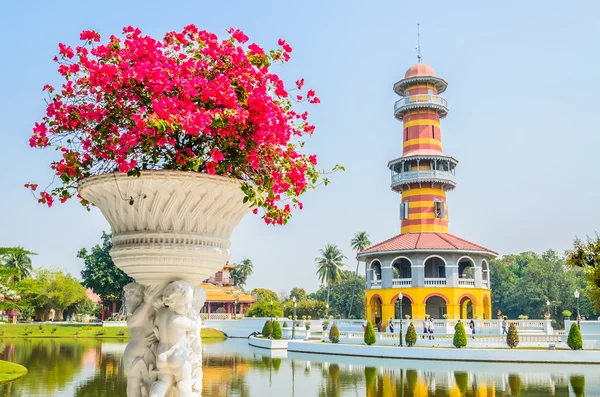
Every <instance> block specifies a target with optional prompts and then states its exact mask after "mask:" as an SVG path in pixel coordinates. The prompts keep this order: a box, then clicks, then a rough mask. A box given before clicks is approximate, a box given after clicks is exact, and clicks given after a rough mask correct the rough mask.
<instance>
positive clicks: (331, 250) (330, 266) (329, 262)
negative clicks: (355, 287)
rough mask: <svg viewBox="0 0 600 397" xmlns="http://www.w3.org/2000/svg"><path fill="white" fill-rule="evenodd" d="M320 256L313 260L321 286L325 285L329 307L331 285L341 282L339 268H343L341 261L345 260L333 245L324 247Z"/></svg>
mask: <svg viewBox="0 0 600 397" xmlns="http://www.w3.org/2000/svg"><path fill="white" fill-rule="evenodd" d="M320 251H321V256H320V257H318V258H316V259H315V262H316V263H317V275H318V276H319V281H320V282H321V284H325V285H327V304H328V305H329V294H330V291H331V286H332V285H337V284H339V283H340V282H341V281H342V275H341V271H340V270H341V269H340V268H341V267H343V266H344V261H343V259H344V258H346V257H345V256H344V255H343V254H342V251H340V249H339V248H338V247H337V246H336V245H334V244H327V245H325V249H321V250H320Z"/></svg>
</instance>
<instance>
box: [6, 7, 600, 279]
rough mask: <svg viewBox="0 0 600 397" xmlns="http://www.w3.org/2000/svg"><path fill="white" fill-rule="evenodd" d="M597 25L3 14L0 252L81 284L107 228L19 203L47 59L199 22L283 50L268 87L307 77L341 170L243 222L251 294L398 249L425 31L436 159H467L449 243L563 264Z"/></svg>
mask: <svg viewBox="0 0 600 397" xmlns="http://www.w3.org/2000/svg"><path fill="white" fill-rule="evenodd" d="M51 3H54V4H51ZM599 13H600V4H599V3H597V2H593V1H587V2H585V1H580V2H573V3H568V2H560V1H527V2H522V1H504V2H496V3H494V4H491V3H490V2H479V1H478V2H475V1H472V2H406V1H377V2H365V1H343V2H341V1H301V2H287V1H271V2H269V1H254V2H242V1H230V2H206V1H174V0H171V1H169V2H164V1H161V2H159V1H150V0H147V1H112V0H105V1H102V2H101V3H98V2H82V1H60V2H48V1H29V2H24V1H23V2H15V1H13V2H10V3H7V4H5V5H3V7H2V12H1V13H0V48H1V49H2V51H3V56H2V62H0V93H1V95H0V120H1V123H0V136H1V137H2V143H1V145H0V208H2V215H1V216H0V246H11V245H23V246H25V247H27V248H28V249H30V250H33V251H35V252H37V253H39V256H37V257H35V259H34V261H35V262H34V264H35V265H36V266H45V267H60V268H64V269H66V270H68V271H70V272H72V273H74V274H76V275H79V271H80V270H81V267H82V262H81V261H80V260H78V259H77V258H75V254H76V253H77V251H78V249H79V248H81V247H90V246H92V245H94V244H96V243H97V242H98V241H99V238H100V234H101V231H102V230H108V228H109V227H108V224H107V223H106V222H105V221H104V219H103V218H102V216H101V214H100V212H99V211H98V210H94V211H92V212H91V213H88V212H86V211H85V210H84V209H83V208H81V207H79V206H78V205H77V204H76V203H71V204H66V205H57V206H55V207H53V208H52V209H47V208H45V207H42V206H41V205H38V204H37V203H36V202H35V200H34V199H33V198H32V197H31V196H30V195H29V193H28V192H27V191H26V190H25V189H24V188H23V187H22V186H23V184H24V183H25V182H28V181H33V182H39V183H40V184H43V183H44V182H46V181H49V180H50V178H51V172H50V170H49V168H48V164H49V161H50V160H51V159H52V158H53V156H54V153H53V152H52V151H47V150H46V151H36V150H34V149H30V148H29V147H28V143H27V141H28V138H29V135H30V133H31V127H32V125H33V123H34V121H36V120H38V119H39V118H40V117H41V116H42V115H43V110H44V102H43V99H44V95H43V94H42V92H41V88H42V86H43V85H44V84H46V83H57V82H58V81H59V80H58V74H57V73H56V72H55V64H54V63H53V62H52V57H53V56H54V55H55V53H56V52H57V47H56V45H57V43H58V42H65V43H68V44H76V43H77V41H78V37H79V32H80V31H81V30H83V29H94V30H97V31H99V32H100V33H101V34H102V35H103V36H109V35H110V34H118V33H120V31H121V29H122V28H123V27H124V26H127V25H133V26H137V27H140V28H141V29H142V30H143V31H144V32H145V33H148V34H151V35H153V36H162V34H164V32H166V31H169V30H176V29H180V28H182V27H183V26H185V25H187V24H189V23H194V24H196V25H198V26H199V27H201V28H204V29H207V30H211V31H213V32H215V33H217V34H219V35H224V34H225V30H226V29H227V28H228V27H231V26H233V27H236V28H240V29H242V30H244V31H245V33H246V34H247V35H248V36H250V39H251V40H252V41H255V42H257V43H259V44H260V45H263V46H265V47H268V48H269V47H274V46H275V45H276V43H277V39H278V38H280V37H281V38H284V39H285V40H287V41H288V42H289V43H290V44H291V45H292V47H293V53H292V61H291V62H290V63H288V64H287V65H286V66H285V67H283V68H281V69H279V70H278V72H279V73H280V74H281V75H282V76H283V77H284V78H285V79H286V81H287V82H288V83H289V84H293V82H294V81H295V80H296V79H297V78H299V77H304V78H305V79H306V82H307V87H309V88H314V89H315V90H316V91H317V94H318V96H319V97H320V98H321V104H320V105H319V106H317V107H312V112H311V117H312V121H313V122H314V123H315V124H316V126H317V131H316V134H315V135H314V137H313V138H311V139H310V141H309V144H308V145H307V147H308V150H309V151H311V152H314V153H316V154H317V155H318V156H319V159H320V163H321V164H322V165H324V166H332V165H333V164H335V163H340V164H343V165H344V166H346V169H347V171H346V172H345V173H341V174H338V175H335V176H334V177H333V178H332V180H333V183H332V185H330V186H328V187H325V188H321V189H319V190H317V191H315V192H311V193H309V194H307V195H306V198H305V199H304V204H305V209H304V210H303V211H301V212H298V213H297V214H296V215H295V216H294V218H293V219H292V221H291V222H290V223H289V224H288V225H287V226H286V227H283V228H273V227H269V226H266V225H264V224H263V222H262V221H261V220H260V218H259V217H257V216H252V215H251V214H249V215H248V216H247V217H246V218H245V219H244V220H243V221H242V223H241V224H240V226H239V227H238V228H237V229H236V231H235V233H234V235H233V238H232V242H233V246H232V251H233V260H234V261H238V260H241V259H242V258H244V257H249V258H251V259H252V260H253V262H254V264H255V275H254V276H252V277H251V278H250V280H249V285H248V286H249V287H256V286H263V287H267V288H271V289H274V290H276V291H280V290H281V289H287V290H289V289H291V288H292V287H294V286H301V287H305V288H307V289H308V290H314V289H316V288H317V286H318V282H317V279H316V276H315V266H314V258H315V257H316V256H317V255H318V250H319V249H320V248H322V247H323V246H324V244H325V243H334V244H337V245H339V246H340V247H341V248H342V249H343V250H344V252H345V254H346V256H347V257H348V261H347V263H348V265H349V268H354V266H355V261H354V253H353V252H352V251H351V249H350V244H349V241H350V239H351V237H352V235H353V233H355V232H357V231H361V230H365V231H367V232H368V233H369V234H370V236H371V239H372V241H373V242H374V243H375V242H379V241H382V240H384V239H387V238H389V237H392V236H394V235H396V234H398V233H399V230H400V224H399V220H398V219H399V214H398V204H399V197H398V195H397V194H396V193H394V192H392V191H391V190H390V189H389V182H390V181H389V171H388V170H387V168H386V164H387V161H388V160H390V159H393V158H395V157H397V156H398V155H400V154H401V150H402V135H401V130H402V124H401V123H400V122H398V121H396V120H395V119H394V117H393V115H392V109H393V104H394V101H395V100H396V99H397V98H396V96H395V94H394V93H393V91H392V85H393V83H394V82H395V81H397V80H399V79H400V78H401V77H402V76H403V75H404V72H405V71H406V69H408V67H409V66H410V65H412V64H413V63H415V62H416V54H415V44H416V24H417V22H419V23H420V24H421V45H422V49H423V50H422V52H423V61H424V62H425V63H428V64H430V65H431V66H433V68H434V69H435V70H436V72H437V74H438V75H439V76H441V77H443V78H445V79H446V80H447V81H448V82H449V87H448V90H447V91H446V93H445V94H444V96H445V97H446V98H447V99H448V101H449V107H450V113H449V115H448V117H447V118H446V119H444V120H443V121H442V134H443V135H442V136H443V139H444V142H443V144H444V152H445V153H446V154H448V155H451V156H454V157H455V158H457V159H458V160H460V164H459V167H458V169H457V178H458V186H457V189H455V190H454V191H452V192H451V193H449V195H448V205H449V215H450V232H451V233H453V234H455V235H458V236H460V237H463V238H466V239H469V240H471V241H473V242H476V243H479V244H482V245H485V246H487V247H489V248H491V249H494V250H496V251H498V252H500V253H501V254H509V253H516V252H521V251H526V250H531V251H538V252H540V251H543V250H546V249H548V248H553V249H556V250H558V251H559V252H562V251H563V250H564V249H566V248H568V247H569V246H570V244H571V243H572V240H573V238H574V237H575V236H585V235H586V234H593V233H594V231H595V230H596V229H598V225H599V224H600V211H599V210H598V202H599V198H600V197H599V196H600V186H599V184H598V182H599V180H600V178H599V177H598V170H599V167H598V161H599V156H598V154H597V151H598V147H599V146H600V134H599V132H600V131H599V128H598V120H597V118H596V117H595V116H594V115H595V114H598V108H597V106H598V104H599V103H600V101H599V100H598V98H600V72H599V71H600V57H599V56H598V42H599V40H600V24H598V23H597V15H598V14H599Z"/></svg>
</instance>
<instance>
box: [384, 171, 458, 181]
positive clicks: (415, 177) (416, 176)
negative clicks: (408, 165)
mask: <svg viewBox="0 0 600 397" xmlns="http://www.w3.org/2000/svg"><path fill="white" fill-rule="evenodd" d="M423 179H426V180H431V179H441V180H444V181H446V182H451V183H454V184H456V175H454V174H453V173H451V172H449V171H440V170H424V171H423V170H422V171H406V172H400V173H397V174H396V173H395V174H393V175H392V183H400V182H403V183H408V182H411V181H419V180H423Z"/></svg>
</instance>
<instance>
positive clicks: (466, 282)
mask: <svg viewBox="0 0 600 397" xmlns="http://www.w3.org/2000/svg"><path fill="white" fill-rule="evenodd" d="M458 285H459V286H460V287H474V286H475V279H472V278H459V279H458Z"/></svg>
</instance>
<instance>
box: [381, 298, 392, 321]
mask: <svg viewBox="0 0 600 397" xmlns="http://www.w3.org/2000/svg"><path fill="white" fill-rule="evenodd" d="M394 306H395V305H394V304H393V303H387V304H386V303H384V304H382V305H381V312H382V313H381V317H382V318H381V322H382V323H383V324H384V325H385V326H387V322H388V320H389V319H390V318H394Z"/></svg>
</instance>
